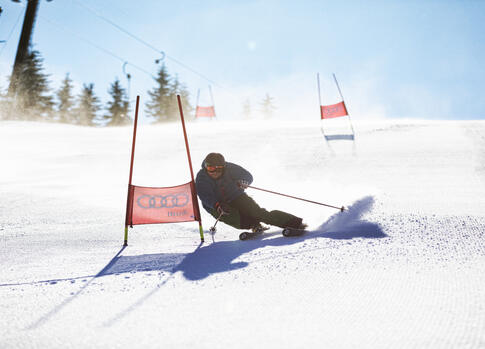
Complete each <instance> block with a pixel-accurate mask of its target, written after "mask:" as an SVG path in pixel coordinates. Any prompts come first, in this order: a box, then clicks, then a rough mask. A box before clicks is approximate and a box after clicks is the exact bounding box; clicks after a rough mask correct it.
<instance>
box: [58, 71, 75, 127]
mask: <svg viewBox="0 0 485 349" xmlns="http://www.w3.org/2000/svg"><path fill="white" fill-rule="evenodd" d="M72 88H73V85H72V80H71V79H70V78H69V73H67V74H66V77H65V78H64V80H62V84H61V87H60V88H59V90H58V91H57V93H56V96H57V101H58V103H57V114H58V116H59V121H60V122H69V123H72V122H73V121H74V115H73V106H74V97H73V96H72Z"/></svg>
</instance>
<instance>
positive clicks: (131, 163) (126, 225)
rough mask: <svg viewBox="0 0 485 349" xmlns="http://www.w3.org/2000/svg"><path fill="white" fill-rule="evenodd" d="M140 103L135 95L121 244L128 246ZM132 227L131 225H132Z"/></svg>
mask: <svg viewBox="0 0 485 349" xmlns="http://www.w3.org/2000/svg"><path fill="white" fill-rule="evenodd" d="M139 105H140V96H136V107H135V123H134V126H133V143H132V145H131V162H130V177H129V178H128V196H127V198H126V216H125V240H124V242H123V246H128V225H129V222H128V217H131V212H130V209H132V205H131V202H130V197H131V196H130V191H131V179H132V178H133V160H134V159H135V143H136V126H137V123H138V106H139ZM132 228H133V227H132Z"/></svg>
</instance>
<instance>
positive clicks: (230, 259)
mask: <svg viewBox="0 0 485 349" xmlns="http://www.w3.org/2000/svg"><path fill="white" fill-rule="evenodd" d="M373 204H374V199H373V197H371V196H368V197H365V198H363V199H361V200H358V201H356V202H355V203H354V204H353V205H352V206H350V207H348V209H347V210H346V211H344V212H339V213H337V214H335V215H333V216H332V217H330V219H328V220H327V221H326V222H325V223H323V224H322V225H321V226H320V227H319V228H317V229H315V230H314V231H311V232H308V233H306V234H305V235H303V236H299V237H292V238H286V237H283V236H281V237H279V238H272V237H274V235H276V234H278V235H279V234H280V233H268V234H265V235H263V236H262V237H261V238H259V239H254V240H247V241H244V242H241V241H221V242H215V243H212V244H210V245H206V246H202V245H201V246H199V248H197V249H196V250H195V251H194V252H193V253H190V254H188V255H186V257H185V258H184V259H183V260H182V261H181V262H180V264H178V265H177V266H175V268H174V269H173V273H175V272H177V271H181V272H182V273H183V275H184V277H185V278H186V279H188V280H201V279H204V278H206V277H208V276H209V275H211V274H215V273H221V272H227V271H231V270H236V269H241V268H244V267H246V266H247V265H248V264H249V263H247V262H242V261H241V262H234V260H236V259H237V258H238V257H240V256H241V255H244V254H246V253H248V252H250V251H252V250H256V249H259V248H263V247H266V246H285V245H292V244H295V243H299V242H301V241H303V240H306V239H315V238H328V239H336V240H341V239H354V238H367V239H377V238H384V237H387V235H386V234H385V233H384V232H383V230H382V228H381V226H380V225H379V224H377V223H373V222H369V221H366V220H363V219H362V215H363V214H364V213H366V212H367V211H369V210H370V209H371V208H372V206H373Z"/></svg>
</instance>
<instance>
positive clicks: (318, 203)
mask: <svg viewBox="0 0 485 349" xmlns="http://www.w3.org/2000/svg"><path fill="white" fill-rule="evenodd" d="M248 188H252V189H256V190H261V191H265V192H267V193H271V194H276V195H281V196H286V197H287V198H292V199H297V200H301V201H306V202H310V203H312V204H317V205H322V206H326V207H331V208H336V209H337V210H340V212H344V210H345V207H343V206H342V207H337V206H332V205H327V204H323V203H321V202H317V201H312V200H307V199H302V198H299V197H296V196H291V195H287V194H282V193H277V192H275V191H271V190H267V189H262V188H257V187H253V186H252V185H249V186H248Z"/></svg>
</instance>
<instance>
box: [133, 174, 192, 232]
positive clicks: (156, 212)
mask: <svg viewBox="0 0 485 349" xmlns="http://www.w3.org/2000/svg"><path fill="white" fill-rule="evenodd" d="M194 200H197V198H196V196H195V190H193V183H192V182H189V183H187V184H183V185H179V186H176V187H167V188H153V187H139V186H135V185H131V186H130V193H129V199H128V202H129V207H128V215H127V222H126V224H127V225H136V224H152V223H177V222H189V221H196V220H199V215H198V212H197V210H196V207H197V205H196V204H194Z"/></svg>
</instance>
